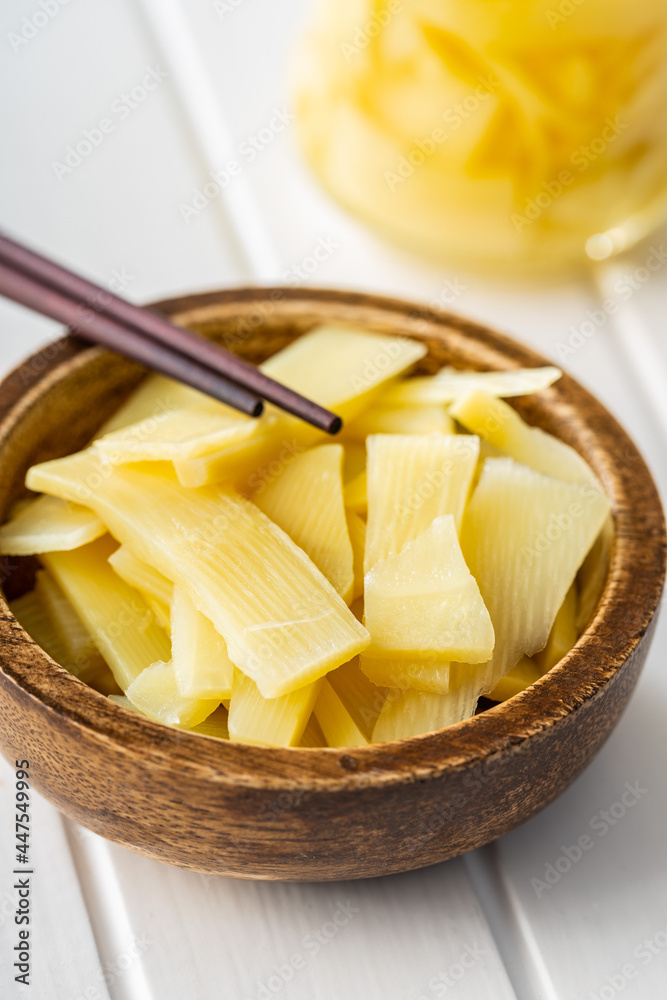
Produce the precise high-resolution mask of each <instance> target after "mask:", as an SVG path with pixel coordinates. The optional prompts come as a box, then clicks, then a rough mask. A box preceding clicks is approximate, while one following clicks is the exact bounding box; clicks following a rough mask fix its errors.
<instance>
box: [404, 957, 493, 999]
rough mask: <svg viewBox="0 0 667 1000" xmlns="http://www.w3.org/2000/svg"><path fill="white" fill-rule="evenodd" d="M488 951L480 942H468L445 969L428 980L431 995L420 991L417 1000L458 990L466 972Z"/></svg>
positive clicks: (441, 995)
mask: <svg viewBox="0 0 667 1000" xmlns="http://www.w3.org/2000/svg"><path fill="white" fill-rule="evenodd" d="M487 954H488V951H487V950H486V949H485V948H480V946H479V945H478V944H467V945H465V947H464V949H463V951H462V952H461V954H460V955H459V957H458V960H457V961H456V962H453V963H452V964H451V965H450V966H448V967H447V968H446V969H445V970H444V971H442V972H438V974H437V975H435V976H433V977H432V978H431V979H429V981H428V987H427V989H428V990H429V995H428V996H427V995H426V994H425V993H424V992H422V993H420V994H419V996H418V997H417V1000H432V997H434V996H436V997H446V996H447V995H448V994H449V992H450V990H456V988H457V986H458V984H459V983H460V982H461V980H462V979H463V978H464V976H465V975H466V973H467V972H468V971H469V970H470V969H472V968H474V967H475V966H476V965H477V963H478V962H480V961H481V960H482V959H483V958H484V956H485V955H487Z"/></svg>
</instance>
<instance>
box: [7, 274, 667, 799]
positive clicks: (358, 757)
mask: <svg viewBox="0 0 667 1000" xmlns="http://www.w3.org/2000/svg"><path fill="white" fill-rule="evenodd" d="M323 306H326V307H327V308H329V309H330V310H331V313H332V316H331V318H332V321H334V322H354V321H355V317H356V321H357V322H358V323H359V322H361V323H362V325H364V326H366V327H368V328H370V329H373V328H374V327H375V328H376V329H381V328H382V327H383V325H385V326H389V327H392V326H393V327H395V325H396V322H397V321H400V325H401V326H402V327H404V328H405V331H406V333H408V334H409V335H411V336H414V337H417V338H418V339H423V340H425V341H426V342H428V341H429V338H430V339H431V340H432V341H436V340H442V338H443V337H446V338H447V339H448V340H449V341H450V345H449V346H450V348H451V350H452V351H454V352H455V350H456V345H457V343H458V345H459V347H463V345H464V344H465V343H466V342H467V343H468V346H469V347H470V345H471V343H472V342H474V345H475V350H477V351H479V350H482V354H483V356H487V357H489V358H493V359H494V364H493V365H491V367H500V368H505V369H510V368H515V367H534V366H538V365H547V364H550V363H551V362H549V361H548V360H547V359H545V358H543V357H542V356H541V355H540V354H538V353H537V352H535V351H533V350H532V349H531V348H529V347H527V346H525V345H522V344H520V343H518V342H517V341H515V340H512V339H510V338H509V337H506V336H505V335H504V334H502V333H498V332H496V331H495V330H493V329H492V328H490V327H487V326H485V325H482V324H480V323H476V322H473V321H471V320H468V319H465V318H463V317H460V316H457V315H455V314H452V313H449V312H445V311H441V310H438V309H434V308H432V307H425V306H422V305H421V304H420V303H417V302H411V301H409V300H404V299H398V298H393V297H388V296H381V295H370V294H365V293H362V292H353V291H341V290H336V289H324V288H285V287H279V286H273V287H257V286H249V287H242V288H231V289H224V290H221V291H211V292H203V293H196V294H191V295H186V296H178V297H174V298H169V299H163V300H160V301H158V302H155V303H152V307H153V308H156V309H159V310H160V311H162V312H165V313H167V314H168V315H170V316H173V317H177V321H179V320H180V321H181V322H188V323H192V322H194V323H195V324H203V325H205V324H206V322H207V317H208V318H209V321H210V320H211V319H214V318H216V317H218V316H219V315H220V310H221V309H226V310H227V311H228V312H230V310H234V309H236V310H241V311H243V310H245V311H246V313H248V314H249V315H250V314H252V312H253V311H255V312H257V311H258V312H259V313H260V316H261V315H262V310H264V313H266V312H267V310H268V313H269V314H270V315H271V316H273V317H274V319H276V318H277V319H278V320H280V318H281V316H282V317H283V318H284V320H285V324H288V323H289V320H290V318H292V319H295V318H297V317H298V316H299V315H300V314H306V315H307V314H308V310H309V309H310V310H311V311H312V310H313V309H319V310H321V309H322V307H323ZM369 309H370V310H371V314H372V317H373V319H372V321H370V322H369V321H367V320H361V319H360V317H359V313H360V312H361V311H362V310H365V311H368V310H369ZM260 323H261V320H260ZM101 353H102V354H103V353H104V351H103V349H102V348H98V347H91V346H89V345H86V344H83V343H82V342H79V341H77V340H76V339H75V338H72V337H69V336H65V337H63V338H60V339H59V340H56V341H54V342H52V343H50V344H47V345H45V347H43V348H41V349H40V350H38V351H36V352H35V353H34V354H32V355H31V356H30V357H28V358H27V359H26V360H25V361H23V362H22V363H21V364H20V365H19V366H17V367H16V368H15V369H14V370H13V371H12V372H10V373H9V374H8V375H7V376H5V378H4V380H3V381H2V382H1V383H0V447H1V446H2V443H3V441H4V439H5V437H6V436H7V434H8V433H10V432H11V429H12V427H13V426H14V423H15V421H16V420H17V419H20V411H21V408H22V406H23V405H25V404H26V401H30V402H34V401H35V400H36V399H38V398H39V397H40V396H41V395H42V393H43V392H44V391H45V390H46V389H47V388H48V387H49V386H51V385H53V384H54V383H55V382H57V381H58V380H60V379H64V378H67V377H68V376H69V375H70V374H71V372H72V371H73V370H75V369H77V368H80V367H84V366H85V365H87V364H88V363H89V361H90V359H91V357H92V356H93V355H99V354H101ZM512 402H513V404H514V405H515V406H516V408H517V409H518V410H519V412H522V413H524V415H526V414H529V415H532V417H533V418H538V419H534V422H539V423H542V424H544V423H545V420H546V422H547V423H548V420H549V419H560V420H562V421H567V423H566V429H567V432H568V436H569V437H570V438H571V440H570V441H569V442H568V443H570V444H574V445H575V446H576V447H577V450H579V451H580V452H581V453H582V454H583V455H584V457H585V458H586V459H587V461H589V462H590V464H591V466H592V467H593V469H594V471H595V472H596V474H597V475H598V477H599V478H600V479H601V481H602V484H603V486H604V488H605V491H606V493H607V495H608V496H609V498H610V500H611V502H612V510H613V515H614V523H615V529H616V530H615V540H614V545H613V548H612V553H611V561H610V567H609V573H608V577H607V581H606V583H605V587H604V590H603V593H602V596H601V598H600V601H599V603H598V607H597V609H596V611H595V613H594V615H593V617H592V619H591V621H590V622H589V624H588V626H587V628H586V629H585V631H584V632H583V633H582V635H581V636H580V638H579V639H578V641H577V643H576V645H575V646H574V647H573V649H572V650H570V652H569V653H568V654H567V655H566V656H565V657H564V658H563V660H561V661H560V663H559V664H557V665H556V666H555V667H553V668H552V669H551V670H550V671H549V672H548V673H547V674H545V675H544V676H543V677H541V678H540V679H539V680H538V681H536V682H535V683H534V684H533V685H531V686H530V687H529V688H527V689H526V690H525V691H523V692H521V693H520V694H518V695H515V696H514V697H513V698H511V699H509V700H508V701H505V702H502V703H500V704H498V705H496V706H494V707H493V708H489V709H487V710H485V711H483V712H481V713H480V714H478V715H476V716H474V717H473V718H471V719H466V720H464V721H462V722H459V723H456V724H454V725H452V726H449V727H447V728H446V729H440V730H436V731H434V732H430V733H424V734H421V735H419V736H413V737H410V738H408V739H402V740H395V741H391V742H387V743H380V744H369V745H368V746H364V747H353V748H348V747H345V748H330V747H322V748H308V747H288V748H280V747H262V746H257V745H253V744H248V743H241V742H227V741H222V740H219V739H216V738H214V737H209V736H205V735H203V734H200V733H193V732H189V731H186V730H177V729H173V728H170V727H168V726H165V725H163V724H161V723H156V722H152V721H151V720H149V719H146V718H144V717H141V716H139V715H137V714H136V713H134V712H131V711H129V710H127V709H124V708H122V707H120V706H118V705H115V704H113V703H112V702H110V701H109V700H108V699H107V698H106V697H105V696H104V695H101V694H99V693H98V692H97V691H95V690H94V689H93V688H90V687H89V686H88V685H86V684H84V683H83V682H82V681H80V680H78V678H76V677H74V676H73V675H72V674H70V673H69V672H68V671H67V670H65V669H64V668H63V667H61V666H60V665H59V664H57V663H56V662H55V661H53V660H51V658H50V657H49V656H48V654H46V653H45V652H44V651H43V650H42V649H41V648H40V647H39V646H37V644H36V643H35V642H34V641H33V640H32V639H31V638H30V636H29V635H28V634H27V633H26V632H25V631H24V630H23V629H22V628H21V627H20V626H19V625H18V622H16V619H14V618H13V616H12V615H11V612H10V611H9V609H8V606H7V603H6V600H5V596H4V592H3V591H0V611H1V612H2V613H1V614H0V648H2V646H4V647H5V648H6V646H7V640H8V638H9V637H10V634H11V643H12V644H13V646H14V650H15V648H16V645H17V643H18V644H20V645H21V646H22V648H23V650H24V651H25V652H26V658H28V659H30V660H31V664H32V665H31V668H30V669H28V668H27V667H26V665H25V663H24V662H23V660H22V658H17V659H13V660H12V661H9V660H7V659H6V658H4V657H2V658H0V673H1V674H3V675H4V676H5V678H6V679H7V680H9V681H10V682H11V683H13V684H15V685H17V686H18V687H19V688H21V689H22V691H23V692H24V694H27V695H28V696H29V697H30V698H31V699H33V701H34V702H35V703H36V705H35V707H37V705H40V706H41V707H42V708H43V709H45V710H46V711H48V712H55V713H56V714H57V715H58V716H59V717H61V718H67V719H68V720H69V721H70V722H72V723H73V724H75V725H77V726H80V727H83V728H85V729H87V730H93V731H94V735H95V736H96V738H97V739H98V740H100V741H103V742H106V743H107V744H113V746H114V748H115V749H116V750H122V751H123V752H125V753H127V754H128V755H131V756H136V755H137V754H142V755H143V756H144V757H145V758H146V760H147V761H148V762H149V763H150V766H153V767H160V766H164V765H167V766H173V764H174V762H175V760H177V761H178V763H179V766H180V767H182V768H184V769H185V770H186V771H189V772H193V771H196V772H198V774H199V776H200V777H205V778H206V779H207V780H212V781H214V782H218V783H223V784H232V785H242V786H245V787H247V788H255V789H263V790H266V789H267V788H272V789H275V790H286V789H288V790H289V789H296V788H298V789H300V790H303V789H306V788H307V789H310V790H327V791H335V790H351V789H360V788H368V787H369V786H371V785H375V786H377V785H383V786H384V785H387V784H392V785H393V784H401V783H405V782H414V781H417V780H424V779H428V778H434V777H438V776H440V775H442V774H443V773H444V772H450V771H458V770H460V769H465V768H468V767H470V766H471V765H473V764H477V765H479V766H481V767H483V768H489V769H492V768H493V765H494V761H495V760H499V759H500V756H501V755H502V754H503V752H505V751H508V750H512V749H517V748H519V747H520V746H521V745H522V744H524V743H525V741H526V740H528V739H534V738H539V737H540V734H542V733H545V732H546V730H548V729H549V728H550V727H551V726H552V725H555V724H557V723H558V722H559V721H561V720H563V719H564V718H565V717H567V716H568V715H570V714H571V713H573V712H575V711H577V710H578V709H580V708H581V707H582V706H584V705H585V704H586V703H588V702H590V701H591V700H592V699H594V698H595V696H596V695H597V694H599V693H600V692H601V691H602V689H603V688H604V687H605V686H606V684H608V683H609V682H610V681H612V679H613V678H614V677H615V675H616V674H617V673H618V671H619V670H620V668H621V667H622V666H623V665H624V664H625V663H626V662H627V661H628V659H629V658H630V657H632V656H633V654H634V653H635V651H636V650H637V648H638V646H639V644H640V642H641V640H642V638H643V636H644V634H645V633H646V631H647V630H648V629H649V628H650V627H651V625H652V623H654V620H655V613H656V610H657V609H658V606H659V602H660V597H661V593H662V589H663V583H664V577H665V550H666V538H665V521H664V516H663V512H662V506H661V503H660V499H659V496H658V492H657V489H656V486H655V484H654V482H653V479H652V477H651V474H650V472H649V471H648V469H647V467H646V465H645V463H644V461H643V459H642V457H641V455H640V453H639V451H638V449H637V447H636V446H635V445H634V443H633V442H632V440H631V439H630V438H629V436H628V435H627V434H626V432H625V431H624V430H623V429H622V428H621V427H620V425H619V424H618V423H617V421H616V420H615V418H614V417H613V416H612V415H611V414H610V413H609V412H608V411H607V410H606V409H605V407H603V405H602V404H601V403H600V402H599V401H598V400H597V399H596V398H595V397H593V396H592V395H591V394H590V393H589V392H588V391H587V390H585V389H584V388H583V387H582V386H581V385H579V384H578V383H577V382H575V381H574V379H572V378H571V377H570V376H568V375H566V374H564V375H563V377H562V378H561V379H560V380H559V381H558V382H557V383H555V384H554V385H553V386H551V387H550V388H549V389H547V390H545V391H544V392H542V393H540V394H536V395H534V396H529V397H522V398H520V399H518V398H517V399H515V400H512ZM584 409H585V411H586V417H585V418H584V416H583V410H584ZM561 437H562V435H561ZM563 439H566V438H565V437H563ZM617 454H618V455H621V456H622V457H621V461H620V462H619V461H616V460H615V456H616V455H617ZM633 550H634V551H633ZM649 555H650V556H651V558H649ZM637 559H643V560H644V562H643V564H642V566H643V570H644V572H643V574H641V579H639V578H638V575H637V570H636V567H635V563H636V562H637ZM639 584H640V585H641V593H639V592H638V586H639ZM595 654H597V656H596V655H595ZM601 657H602V659H603V660H604V662H602V661H601Z"/></svg>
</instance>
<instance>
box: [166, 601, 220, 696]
mask: <svg viewBox="0 0 667 1000" xmlns="http://www.w3.org/2000/svg"><path fill="white" fill-rule="evenodd" d="M171 656H172V663H173V665H174V673H175V675H176V685H177V687H178V690H179V693H180V694H182V695H183V696H184V697H186V698H200V699H209V698H217V700H218V702H221V701H223V700H224V699H225V698H229V697H230V696H231V693H232V681H233V679H234V664H233V663H232V661H231V660H230V659H229V654H228V652H227V646H226V645H225V640H224V639H223V638H222V636H221V635H220V633H219V632H216V630H215V628H214V626H213V624H212V623H211V622H210V621H209V620H208V618H206V617H205V616H204V615H203V614H202V613H201V611H197V609H196V607H195V606H194V604H193V603H192V601H191V600H190V598H189V597H188V595H187V594H186V593H185V592H184V591H183V590H181V589H180V587H174V596H173V599H172V603H171Z"/></svg>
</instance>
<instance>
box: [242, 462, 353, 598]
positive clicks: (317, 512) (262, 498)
mask: <svg viewBox="0 0 667 1000" xmlns="http://www.w3.org/2000/svg"><path fill="white" fill-rule="evenodd" d="M255 503H256V504H257V506H258V507H259V509H260V510H262V511H264V513H265V514H266V515H267V517H270V518H271V520H272V521H275V523H276V524H277V525H278V526H279V527H280V528H282V529H283V531H286V532H287V534H288V535H289V536H290V538H291V539H292V540H293V541H294V542H296V544H297V545H298V546H299V547H300V548H302V549H303V551H304V552H305V553H306V555H308V556H309V557H310V558H311V559H312V561H313V562H314V563H315V565H316V566H317V568H318V569H319V570H320V571H321V572H322V573H323V574H324V575H325V576H326V578H327V580H328V581H329V583H330V584H331V585H332V586H333V587H334V588H335V589H336V591H337V592H338V593H339V594H340V596H341V597H342V598H343V600H344V601H350V600H352V594H353V589H354V566H353V552H352V543H351V541H350V534H349V531H348V527H347V520H346V517H345V505H344V502H343V446H342V445H340V444H327V445H321V446H320V447H319V448H312V449H310V451H306V452H304V453H303V454H302V455H298V456H297V457H296V458H295V459H294V461H292V462H291V463H290V464H289V465H288V466H287V467H286V468H285V470H284V471H283V472H282V473H281V475H280V476H279V477H278V478H277V479H276V480H275V481H274V482H273V483H271V485H270V486H268V488H267V489H265V490H264V491H263V492H262V493H261V494H260V495H258V496H257V497H256V498H255Z"/></svg>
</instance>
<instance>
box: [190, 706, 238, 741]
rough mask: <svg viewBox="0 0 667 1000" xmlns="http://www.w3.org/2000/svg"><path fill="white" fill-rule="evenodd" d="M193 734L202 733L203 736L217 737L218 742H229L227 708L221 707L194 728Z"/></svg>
mask: <svg viewBox="0 0 667 1000" xmlns="http://www.w3.org/2000/svg"><path fill="white" fill-rule="evenodd" d="M192 732H193V733H201V734H202V736H215V738H216V739H218V740H228V739H229V717H228V714H227V709H226V708H225V706H224V705H220V706H219V708H216V710H215V712H213V714H212V715H209V717H208V718H207V719H204V721H203V722H199V723H198V724H197V725H196V726H193V727H192Z"/></svg>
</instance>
